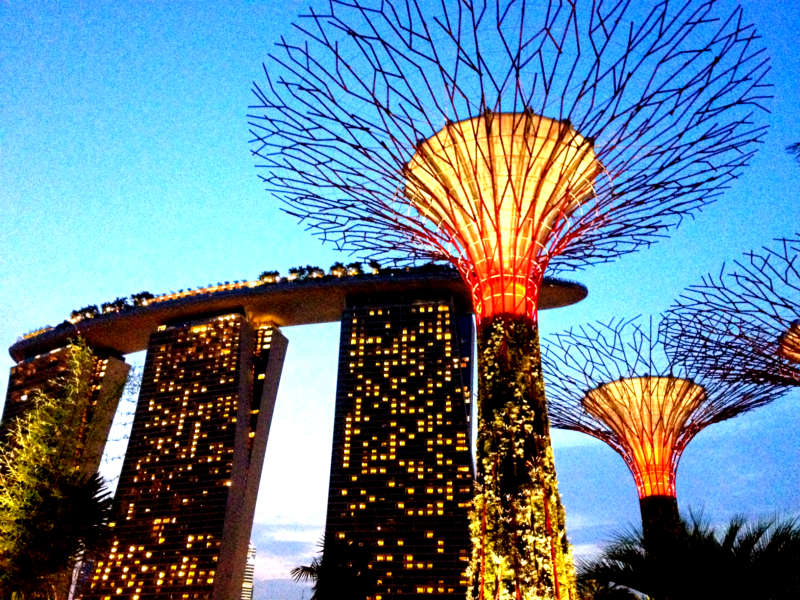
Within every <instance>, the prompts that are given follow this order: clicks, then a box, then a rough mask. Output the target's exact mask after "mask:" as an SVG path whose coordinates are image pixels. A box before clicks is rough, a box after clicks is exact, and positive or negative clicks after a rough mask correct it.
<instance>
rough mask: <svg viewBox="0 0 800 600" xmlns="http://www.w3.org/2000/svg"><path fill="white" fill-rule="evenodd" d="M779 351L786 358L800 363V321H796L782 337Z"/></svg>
mask: <svg viewBox="0 0 800 600" xmlns="http://www.w3.org/2000/svg"><path fill="white" fill-rule="evenodd" d="M778 353H779V354H780V355H781V356H782V357H783V358H785V359H786V360H789V361H791V362H795V363H800V321H794V322H793V323H792V324H791V325H789V328H788V329H787V330H786V331H785V332H784V333H783V335H782V336H781V337H780V340H779V341H778Z"/></svg>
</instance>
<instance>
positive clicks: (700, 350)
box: [662, 234, 800, 386]
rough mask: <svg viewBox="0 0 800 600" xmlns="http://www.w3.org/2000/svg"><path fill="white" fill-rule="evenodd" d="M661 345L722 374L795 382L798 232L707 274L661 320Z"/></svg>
mask: <svg viewBox="0 0 800 600" xmlns="http://www.w3.org/2000/svg"><path fill="white" fill-rule="evenodd" d="M662 329H663V333H664V339H665V344H666V347H667V351H668V352H669V353H670V354H671V355H672V356H673V358H674V360H676V361H679V362H683V363H686V364H687V365H688V366H690V367H691V368H692V369H693V370H695V371H698V372H705V373H709V374H712V375H715V376H717V377H721V378H724V379H732V380H737V379H744V380H751V381H756V382H769V383H776V384H779V385H786V386H798V385H800V234H795V235H794V237H792V238H781V239H779V240H776V243H775V244H773V245H772V246H769V247H766V246H765V247H763V248H762V249H760V250H758V251H752V252H747V253H746V254H744V256H743V257H742V258H740V259H739V260H736V261H735V262H734V263H733V265H732V266H731V267H726V266H725V265H723V266H722V268H721V269H720V272H719V274H718V275H716V276H715V275H711V274H709V275H706V276H704V277H703V278H702V280H701V281H700V283H698V284H695V285H692V286H690V287H689V288H687V289H686V290H684V291H683V293H681V295H680V297H679V298H678V299H677V300H676V301H675V302H674V303H673V304H672V306H671V307H670V308H669V310H668V311H667V314H666V318H665V319H664V321H663V323H662Z"/></svg>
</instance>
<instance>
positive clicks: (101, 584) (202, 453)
mask: <svg viewBox="0 0 800 600" xmlns="http://www.w3.org/2000/svg"><path fill="white" fill-rule="evenodd" d="M285 350H286V339H285V338H284V337H283V336H282V335H281V334H280V332H279V331H278V330H277V329H275V328H274V327H272V326H264V327H256V326H254V325H253V324H251V323H250V322H249V320H248V319H247V317H246V316H245V315H244V314H240V313H239V312H233V313H229V314H223V315H217V316H207V317H202V318H196V317H195V318H191V319H184V320H181V321H179V322H173V323H167V324H164V325H161V326H159V327H158V329H157V331H155V332H154V333H153V334H152V335H151V337H150V342H149V345H148V349H147V357H146V359H145V367H144V373H143V377H142V389H141V393H140V396H139V402H138V405H137V409H136V415H135V418H134V423H133V428H132V431H131V437H130V441H129V443H128V450H127V453H126V455H125V461H124V463H123V467H122V473H121V475H120V482H119V486H118V488H117V494H116V497H115V501H114V502H115V519H116V520H115V523H114V527H113V532H114V533H113V536H114V537H113V545H112V548H111V550H110V552H109V553H108V555H107V556H106V557H104V558H102V559H100V560H98V561H97V563H96V566H95V570H94V573H93V575H92V577H91V581H90V583H89V585H88V587H87V588H86V589H84V590H83V591H82V594H80V595H81V596H82V597H83V598H87V599H88V598H91V599H94V600H112V599H114V600H116V599H126V600H150V599H159V600H161V599H167V598H169V599H201V598H202V599H204V600H231V599H232V598H236V597H238V596H239V595H240V593H241V589H242V580H243V576H244V565H245V561H246V554H247V547H248V542H249V539H250V529H251V526H252V518H253V511H254V508H255V499H256V494H257V491H258V483H259V479H260V474H261V466H262V461H263V456H264V451H265V449H266V442H267V435H268V432H269V424H270V419H271V417H272V409H273V406H274V402H275V395H276V392H277V385H278V380H279V378H280V370H281V366H282V363H283V357H284V354H285Z"/></svg>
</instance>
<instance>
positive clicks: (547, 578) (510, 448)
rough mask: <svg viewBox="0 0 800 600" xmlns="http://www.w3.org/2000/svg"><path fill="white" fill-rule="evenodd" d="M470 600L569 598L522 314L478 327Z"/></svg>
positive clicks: (540, 390) (571, 591)
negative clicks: (475, 468) (474, 486)
mask: <svg viewBox="0 0 800 600" xmlns="http://www.w3.org/2000/svg"><path fill="white" fill-rule="evenodd" d="M470 533H471V536H472V559H471V561H470V568H469V575H470V578H471V586H470V597H471V598H472V599H474V600H512V599H513V600H534V599H536V600H545V599H547V600H551V599H557V600H568V599H570V600H574V599H575V598H576V597H577V595H576V593H575V577H574V567H573V564H572V556H571V552H570V548H569V544H568V543H567V536H566V529H565V525H564V510H563V508H562V506H561V499H560V497H559V495H558V486H557V482H556V472H555V466H554V463H553V451H552V448H551V447H550V432H549V421H548V418H547V406H546V401H545V395H544V380H543V378H542V369H541V360H540V355H539V335H538V327H537V325H536V323H534V322H533V321H531V320H530V319H528V318H525V317H517V316H507V315H502V316H495V317H491V318H489V319H486V320H485V321H484V322H483V323H482V324H481V326H480V328H479V331H478V444H477V473H476V490H475V499H474V501H473V506H472V511H471V514H470Z"/></svg>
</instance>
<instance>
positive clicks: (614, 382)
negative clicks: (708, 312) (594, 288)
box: [542, 319, 784, 555]
mask: <svg viewBox="0 0 800 600" xmlns="http://www.w3.org/2000/svg"><path fill="white" fill-rule="evenodd" d="M687 351H691V349H690V348H688V347H687ZM542 354H543V362H544V369H545V374H546V380H547V396H548V405H549V412H550V422H551V424H552V426H553V427H557V428H561V429H570V430H573V431H580V432H583V433H587V434H589V435H592V436H594V437H596V438H598V439H600V440H602V441H604V442H605V443H607V444H608V445H609V446H611V447H612V448H613V449H614V450H616V451H617V452H618V453H619V454H620V456H622V458H623V459H624V460H625V463H626V464H627V465H628V468H629V469H630V470H631V473H633V478H634V480H635V481H636V489H637V491H638V493H639V506H640V509H641V515H642V533H643V536H644V542H645V547H646V548H647V549H648V550H649V551H652V552H653V553H654V554H655V555H658V552H659V551H660V550H661V549H663V548H664V547H665V544H668V543H669V542H670V540H671V539H674V538H675V537H676V535H678V534H679V533H680V531H681V521H680V515H679V513H678V502H677V497H676V491H675V480H676V473H677V469H678V461H679V460H680V457H681V454H682V452H683V450H684V448H685V447H686V445H687V444H688V443H689V442H690V441H691V440H692V438H694V436H696V435H697V434H698V433H699V432H700V431H702V430H703V429H705V428H706V427H708V426H709V425H711V424H713V423H717V422H719V421H724V420H726V419H730V418H732V417H735V416H736V415H739V414H740V413H743V412H745V411H748V410H751V409H753V408H757V407H759V406H762V405H764V404H766V403H767V402H770V401H771V400H773V399H775V398H777V397H778V396H780V395H781V394H782V393H783V392H784V389H783V388H781V387H780V386H775V385H763V384H759V383H756V382H752V381H735V380H724V379H720V378H717V377H713V376H708V375H707V374H704V373H702V372H700V373H698V372H696V371H694V370H692V369H691V368H689V367H686V366H684V365H683V364H681V363H678V362H675V361H674V360H670V359H669V358H668V356H667V354H666V352H665V349H664V346H663V339H662V338H661V335H660V334H659V333H654V332H653V326H652V322H648V325H643V324H642V323H641V322H640V321H639V320H638V319H633V320H630V321H624V320H612V321H610V322H608V323H597V324H593V325H585V326H581V327H578V328H575V329H573V330H570V331H567V332H564V333H558V334H555V335H553V336H552V337H548V339H547V341H546V342H545V344H544V351H543V353H542Z"/></svg>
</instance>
